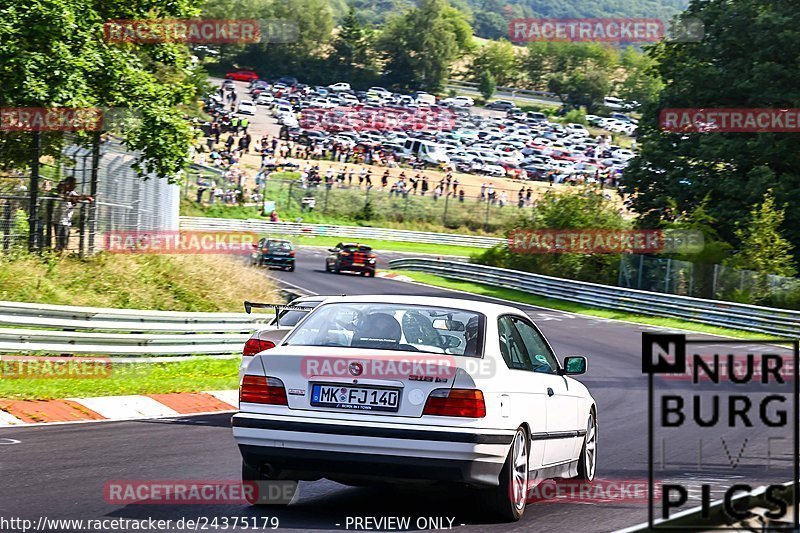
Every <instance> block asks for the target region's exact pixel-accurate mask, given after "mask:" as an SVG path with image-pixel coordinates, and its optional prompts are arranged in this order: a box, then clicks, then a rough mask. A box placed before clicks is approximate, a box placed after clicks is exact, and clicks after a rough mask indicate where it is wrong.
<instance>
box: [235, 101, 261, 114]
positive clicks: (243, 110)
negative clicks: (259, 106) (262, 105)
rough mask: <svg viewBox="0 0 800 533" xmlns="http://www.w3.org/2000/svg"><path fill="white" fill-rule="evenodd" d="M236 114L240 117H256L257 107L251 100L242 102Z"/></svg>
mask: <svg viewBox="0 0 800 533" xmlns="http://www.w3.org/2000/svg"><path fill="white" fill-rule="evenodd" d="M236 112H237V113H239V114H240V115H255V114H256V105H255V104H254V103H253V102H251V101H250V100H242V101H241V102H239V105H238V106H237V107H236Z"/></svg>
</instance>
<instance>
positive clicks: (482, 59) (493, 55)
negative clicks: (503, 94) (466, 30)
mask: <svg viewBox="0 0 800 533" xmlns="http://www.w3.org/2000/svg"><path fill="white" fill-rule="evenodd" d="M516 67H517V55H516V53H515V52H514V46H513V45H512V44H511V43H510V42H508V41H506V40H500V41H496V42H492V43H488V44H486V45H485V46H482V47H481V48H480V49H479V50H478V52H477V53H476V54H475V57H474V58H473V59H472V64H471V65H470V74H471V77H472V78H473V79H474V80H476V81H478V80H480V79H481V77H482V75H483V73H484V72H489V73H490V74H491V75H492V77H493V78H494V79H495V80H496V81H497V83H499V84H500V85H501V86H503V85H513V83H514V81H515V79H516V78H517V68H516Z"/></svg>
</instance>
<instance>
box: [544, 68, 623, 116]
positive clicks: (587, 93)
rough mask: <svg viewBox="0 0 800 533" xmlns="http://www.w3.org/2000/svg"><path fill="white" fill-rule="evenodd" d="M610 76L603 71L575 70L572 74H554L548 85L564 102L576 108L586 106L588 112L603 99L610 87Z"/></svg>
mask: <svg viewBox="0 0 800 533" xmlns="http://www.w3.org/2000/svg"><path fill="white" fill-rule="evenodd" d="M610 86H611V84H610V82H609V80H608V76H607V75H606V74H605V73H604V72H602V71H589V72H582V71H574V72H572V73H570V74H553V75H552V76H551V77H550V80H549V81H548V84H547V87H548V89H549V90H550V92H553V93H555V94H556V95H557V96H558V97H559V99H561V101H562V102H564V103H565V104H567V105H568V106H571V107H573V108H575V109H577V108H579V107H581V106H584V107H586V112H587V113H592V111H593V110H594V108H595V107H596V106H597V105H598V104H600V103H601V102H602V101H603V98H604V97H605V96H606V95H607V94H608V91H609V89H610Z"/></svg>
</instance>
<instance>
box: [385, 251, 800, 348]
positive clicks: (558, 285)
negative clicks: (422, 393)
mask: <svg viewBox="0 0 800 533" xmlns="http://www.w3.org/2000/svg"><path fill="white" fill-rule="evenodd" d="M389 266H390V267H391V268H395V269H403V270H417V271H420V272H427V273H430V274H437V275H440V276H444V277H447V278H452V279H458V280H463V281H471V282H476V283H483V284H487V285H493V286H497V287H504V288H507V289H515V290H518V291H522V292H527V293H531V294H536V295H538V296H545V297H547V298H555V299H558V300H566V301H569V302H576V303H581V304H584V305H588V306H590V307H599V308H603V309H614V310H620V311H630V312H632V313H638V314H642V315H652V316H661V317H672V318H679V319H683V320H691V321H694V322H700V323H703V324H709V325H713V326H722V327H729V328H733V329H741V330H747V331H756V332H760V333H768V334H773V335H782V336H788V337H797V336H799V335H800V311H791V310H787V309H775V308H770V307H758V306H755V305H745V304H738V303H733V302H723V301H719V300H704V299H700V298H689V297H687V296H677V295H674V294H662V293H657V292H646V291H639V290H635V289H625V288H622V287H612V286H610V285H600V284H596V283H586V282H583V281H573V280H567V279H561V278H554V277H550V276H542V275H539V274H531V273H530V272H522V271H519V270H508V269H504V268H495V267H489V266H484V265H476V264H471V263H464V262H457V261H448V260H437V259H422V258H408V259H395V260H392V261H389Z"/></svg>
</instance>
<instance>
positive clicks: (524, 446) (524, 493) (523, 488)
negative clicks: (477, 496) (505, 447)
mask: <svg viewBox="0 0 800 533" xmlns="http://www.w3.org/2000/svg"><path fill="white" fill-rule="evenodd" d="M529 450H530V446H529V445H528V432H527V431H526V430H525V429H524V428H522V427H520V428H517V432H516V433H515V434H514V440H513V441H512V442H511V449H510V450H509V452H508V457H506V462H505V464H504V465H503V470H502V471H501V472H500V486H499V487H497V488H496V489H493V490H494V491H495V494H494V499H493V500H491V505H492V510H493V511H494V513H495V514H496V515H497V516H498V518H501V519H503V520H504V521H506V522H516V521H517V520H519V519H520V518H522V515H523V513H524V512H525V504H526V502H527V497H528V469H529V454H528V452H529Z"/></svg>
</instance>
